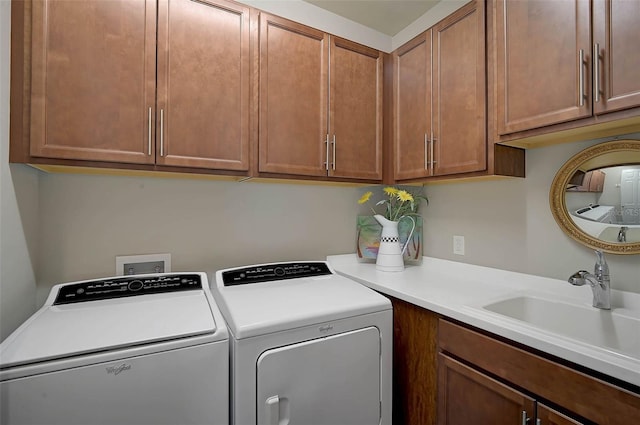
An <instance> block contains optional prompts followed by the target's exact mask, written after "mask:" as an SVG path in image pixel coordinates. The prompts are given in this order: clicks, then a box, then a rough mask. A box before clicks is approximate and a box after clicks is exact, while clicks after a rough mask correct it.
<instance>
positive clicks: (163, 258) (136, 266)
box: [116, 254, 171, 276]
mask: <svg viewBox="0 0 640 425" xmlns="http://www.w3.org/2000/svg"><path fill="white" fill-rule="evenodd" d="M170 271H171V254H144V255H118V256H116V275H117V276H123V275H132V274H145V273H168V272H170Z"/></svg>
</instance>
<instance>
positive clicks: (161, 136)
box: [160, 109, 164, 156]
mask: <svg viewBox="0 0 640 425" xmlns="http://www.w3.org/2000/svg"><path fill="white" fill-rule="evenodd" d="M160 156H164V109H160Z"/></svg>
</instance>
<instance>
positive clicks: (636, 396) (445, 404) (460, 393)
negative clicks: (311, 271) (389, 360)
mask: <svg viewBox="0 0 640 425" xmlns="http://www.w3.org/2000/svg"><path fill="white" fill-rule="evenodd" d="M391 301H392V303H393V423H394V424H396V425H436V424H438V425H470V424H479V425H485V424H487V425H489V424H490V425H502V424H504V425H521V424H524V425H593V424H602V425H604V424H606V425H628V424H631V423H636V422H637V419H638V418H640V393H638V392H633V391H631V390H630V389H628V388H622V387H620V386H618V385H614V384H612V383H610V382H606V381H604V380H602V379H599V378H598V377H595V376H593V375H590V374H587V373H586V372H584V371H581V370H577V369H575V368H573V367H570V366H568V365H565V364H561V363H559V362H558V361H556V360H555V359H553V358H550V357H547V356H546V355H541V354H537V353H533V352H532V351H533V350H529V349H527V348H526V347H518V346H516V344H515V343H511V342H509V341H503V340H502V339H500V338H498V337H494V336H493V335H489V334H486V333H482V332H479V331H475V330H473V329H471V328H469V327H467V326H466V325H465V326H463V325H459V324H455V323H453V322H451V321H450V320H448V319H445V318H443V317H441V316H440V315H438V314H436V313H434V312H431V311H428V310H425V309H423V308H421V307H418V306H416V305H414V304H411V303H408V302H405V301H402V300H398V299H394V298H392V299H391Z"/></svg>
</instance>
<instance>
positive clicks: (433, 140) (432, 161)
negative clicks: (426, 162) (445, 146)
mask: <svg viewBox="0 0 640 425" xmlns="http://www.w3.org/2000/svg"><path fill="white" fill-rule="evenodd" d="M435 144H436V138H435V137H433V130H431V154H430V156H431V174H433V168H434V167H433V166H434V165H435V163H436V159H435V157H434V156H433V154H434V148H433V145H435Z"/></svg>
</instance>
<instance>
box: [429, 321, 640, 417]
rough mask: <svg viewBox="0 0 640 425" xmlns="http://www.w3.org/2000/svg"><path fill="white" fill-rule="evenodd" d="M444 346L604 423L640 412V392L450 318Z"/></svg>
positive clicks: (442, 326)
mask: <svg viewBox="0 0 640 425" xmlns="http://www.w3.org/2000/svg"><path fill="white" fill-rule="evenodd" d="M438 335H439V348H440V350H441V351H443V352H446V353H449V354H451V355H452V356H454V357H457V358H459V359H461V360H464V361H467V362H469V363H472V364H474V365H476V366H477V367H478V368H480V369H483V370H485V371H487V372H489V373H490V374H493V375H494V376H497V377H498V378H501V379H504V380H506V381H508V382H509V383H512V384H514V385H515V386H517V387H520V388H522V389H524V390H526V391H528V392H531V393H533V394H535V395H536V396H539V397H541V398H544V399H546V400H549V401H551V402H553V403H554V404H557V405H560V406H563V407H564V408H566V409H568V410H570V411H572V412H575V413H576V414H578V415H580V416H582V417H584V418H586V419H589V420H592V421H594V422H596V423H599V424H608V425H628V424H631V423H636V422H637V420H638V418H639V417H640V395H638V394H634V393H632V392H631V391H628V390H625V389H623V388H619V387H616V386H614V385H612V384H610V383H607V382H605V381H602V380H600V379H597V378H594V377H592V376H589V375H587V374H585V373H583V372H579V371H577V370H574V369H571V368H569V367H567V366H564V365H561V364H558V363H555V362H553V361H551V360H549V359H546V358H543V357H540V356H538V355H535V354H532V353H529V352H527V351H525V350H523V349H520V348H517V347H515V346H512V345H509V344H507V343H504V342H501V341H498V340H496V339H494V338H491V337H489V336H487V335H483V334H480V333H478V332H475V331H472V330H470V329H467V328H464V327H462V326H459V325H456V324H453V323H451V322H448V321H446V320H440V322H439V326H438Z"/></svg>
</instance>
